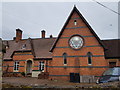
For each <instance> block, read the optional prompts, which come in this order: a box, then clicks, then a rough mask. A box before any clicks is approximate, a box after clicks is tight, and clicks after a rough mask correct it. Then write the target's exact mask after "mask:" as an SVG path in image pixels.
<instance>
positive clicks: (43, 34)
mask: <svg viewBox="0 0 120 90" xmlns="http://www.w3.org/2000/svg"><path fill="white" fill-rule="evenodd" d="M41 34H42V38H45V30H42V31H41Z"/></svg>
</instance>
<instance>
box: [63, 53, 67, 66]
mask: <svg viewBox="0 0 120 90" xmlns="http://www.w3.org/2000/svg"><path fill="white" fill-rule="evenodd" d="M63 63H64V65H66V64H67V54H66V53H63Z"/></svg>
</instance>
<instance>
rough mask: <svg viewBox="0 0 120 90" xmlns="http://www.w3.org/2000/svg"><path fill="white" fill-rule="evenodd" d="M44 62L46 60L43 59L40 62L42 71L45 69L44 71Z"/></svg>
mask: <svg viewBox="0 0 120 90" xmlns="http://www.w3.org/2000/svg"><path fill="white" fill-rule="evenodd" d="M44 64H45V63H44V61H41V62H40V64H39V70H40V71H43V72H44V66H45V65H44Z"/></svg>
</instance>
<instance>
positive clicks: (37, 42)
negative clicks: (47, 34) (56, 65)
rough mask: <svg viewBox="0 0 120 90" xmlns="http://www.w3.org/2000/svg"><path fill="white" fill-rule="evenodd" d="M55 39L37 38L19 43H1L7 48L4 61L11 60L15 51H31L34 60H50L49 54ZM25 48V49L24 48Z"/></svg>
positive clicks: (13, 41) (12, 41)
mask: <svg viewBox="0 0 120 90" xmlns="http://www.w3.org/2000/svg"><path fill="white" fill-rule="evenodd" d="M54 40H55V38H38V39H30V38H29V39H23V40H20V41H19V42H16V41H15V40H8V41H3V43H4V44H5V46H8V49H6V53H5V54H4V59H12V57H11V56H12V55H13V53H14V52H15V51H17V52H18V51H32V54H33V56H34V57H35V58H51V57H52V56H51V53H50V52H49V50H50V48H51V46H52V44H53V42H54ZM24 47H25V48H24Z"/></svg>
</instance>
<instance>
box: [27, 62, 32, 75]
mask: <svg viewBox="0 0 120 90" xmlns="http://www.w3.org/2000/svg"><path fill="white" fill-rule="evenodd" d="M26 73H27V74H28V73H32V61H31V60H28V61H27V67H26Z"/></svg>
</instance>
